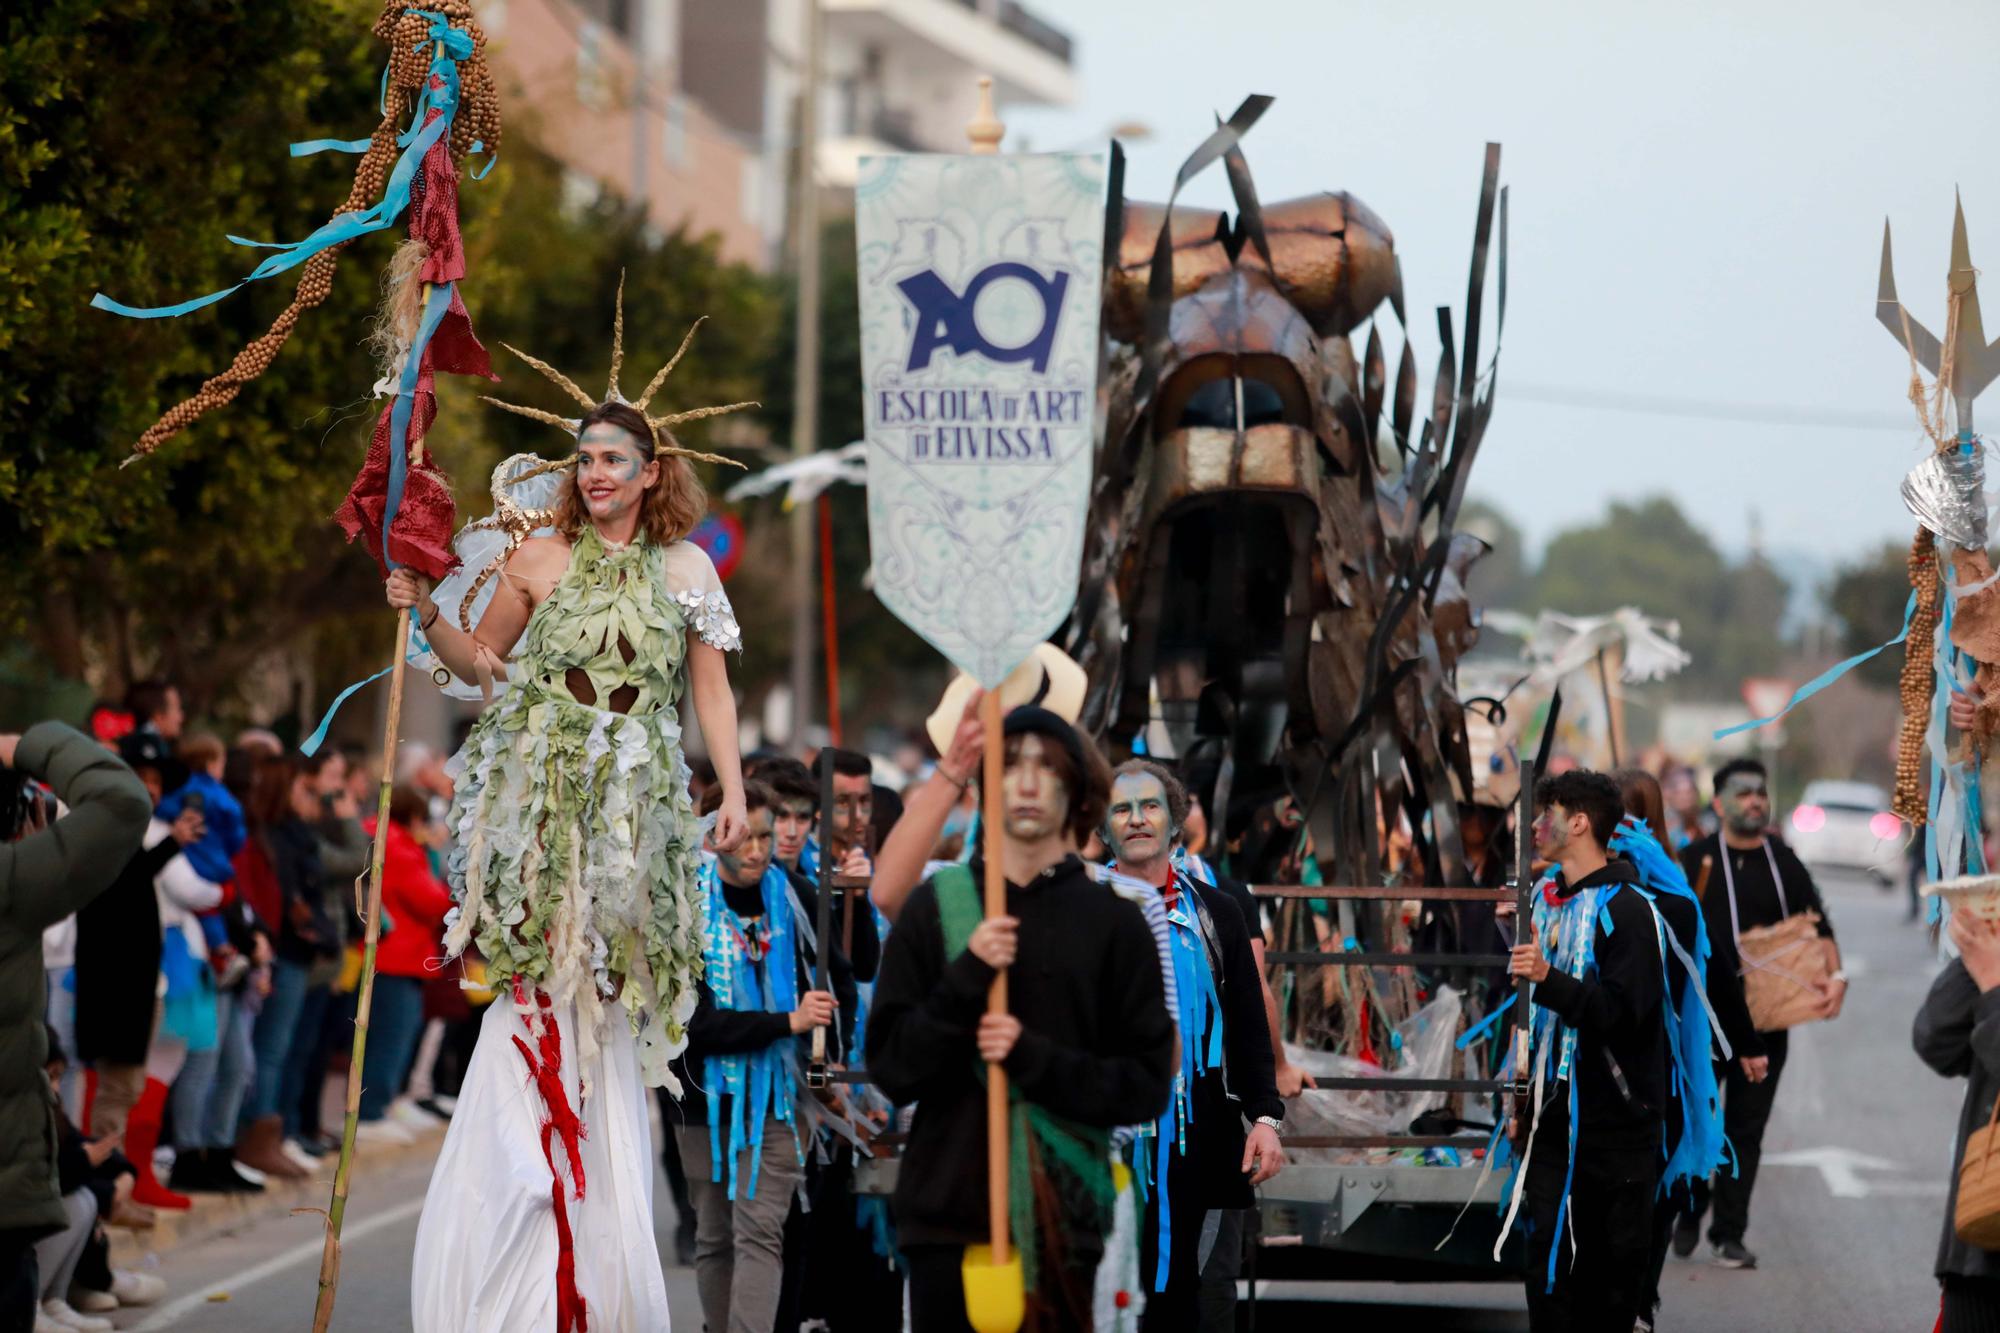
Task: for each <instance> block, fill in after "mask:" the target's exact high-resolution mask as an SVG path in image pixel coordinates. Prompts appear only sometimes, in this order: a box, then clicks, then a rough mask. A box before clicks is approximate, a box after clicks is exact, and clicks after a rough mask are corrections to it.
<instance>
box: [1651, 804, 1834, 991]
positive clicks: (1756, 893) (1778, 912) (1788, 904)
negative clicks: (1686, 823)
mask: <svg viewBox="0 0 2000 1333" xmlns="http://www.w3.org/2000/svg"><path fill="white" fill-rule="evenodd" d="M1769 840H1770V844H1771V855H1772V857H1773V858H1774V859H1775V860H1776V861H1777V863H1778V875H1779V877H1780V878H1781V879H1782V880H1783V881H1784V888H1785V892H1784V896H1783V898H1782V899H1781V898H1780V897H1779V895H1778V890H1777V887H1776V886H1775V885H1773V884H1772V883H1771V862H1770V861H1769V860H1767V859H1765V856H1764V853H1763V850H1762V849H1761V848H1756V847H1752V848H1750V849H1748V850H1747V851H1739V850H1737V849H1736V848H1733V847H1725V846H1724V845H1723V842H1722V835H1721V834H1719V833H1711V834H1709V835H1708V836H1707V837H1706V838H1703V839H1701V840H1700V841H1699V842H1691V843H1689V844H1688V845H1687V847H1686V848H1685V849H1684V850H1683V851H1682V852H1681V869H1682V870H1683V871H1685V872H1686V873H1687V877H1688V883H1689V884H1695V883H1698V882H1700V877H1701V863H1702V862H1703V861H1704V860H1706V861H1708V862H1709V863H1710V865H1709V871H1708V887H1707V888H1706V890H1704V891H1703V894H1702V902H1701V914H1702V917H1703V918H1704V919H1705V920H1706V921H1707V923H1708V934H1709V938H1710V939H1711V940H1714V941H1716V942H1717V943H1718V945H1719V944H1720V943H1722V942H1724V941H1726V942H1727V943H1728V946H1729V961H1730V964H1731V966H1735V965H1736V936H1737V935H1738V934H1740V933H1741V932H1743V931H1746V930H1755V929H1756V928H1757V927H1759V926H1775V925H1777V924H1778V923H1779V922H1780V921H1783V920H1784V919H1785V917H1786V916H1787V915H1788V911H1787V909H1789V915H1793V916H1796V915H1798V914H1799V913H1800V912H1803V911H1805V910H1807V909H1808V908H1810V909H1811V910H1813V911H1815V912H1818V913H1819V933H1820V934H1821V935H1822V936H1824V937H1826V938H1827V939H1832V938H1833V920H1832V918H1830V917H1829V916H1828V915H1827V912H1826V903H1825V902H1823V901H1822V900H1821V899H1820V896H1819V886H1818V885H1816V884H1814V883H1813V877H1812V872H1811V871H1809V870H1807V869H1806V867H1805V862H1803V861H1801V860H1799V857H1798V853H1796V852H1794V851H1793V850H1792V849H1791V848H1790V847H1788V846H1786V845H1785V840H1784V839H1783V838H1779V837H1775V836H1772V837H1770V839H1769ZM1725 854H1727V855H1728V857H1729V858H1730V859H1729V872H1730V873H1729V875H1724V874H1723V862H1722V858H1723V856H1724V855H1725ZM1731 876H1733V877H1734V878H1735V881H1736V913H1735V918H1734V919H1733V920H1732V918H1731V915H1730V910H1729V881H1730V877H1731ZM1716 956H1717V957H1721V956H1722V955H1721V950H1720V948H1718V949H1717V952H1716Z"/></svg>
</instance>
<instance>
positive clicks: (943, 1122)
mask: <svg viewBox="0 0 2000 1333" xmlns="http://www.w3.org/2000/svg"><path fill="white" fill-rule="evenodd" d="M974 865H975V870H974V882H975V883H977V882H979V879H978V876H979V872H978V870H977V869H976V867H977V865H978V862H977V861H975V862H974ZM1007 912H1008V914H1009V915H1010V916H1013V917H1014V918H1015V919H1016V920H1018V921H1019V922H1020V923H1021V924H1020V929H1019V941H1020V944H1019V951H1018V953H1017V955H1016V958H1015V962H1014V966H1013V967H1012V968H1010V969H1008V972H1009V984H1008V987H1007V999H1008V1009H1009V1010H1010V1011H1011V1012H1012V1013H1013V1015H1014V1016H1015V1017H1016V1018H1018V1019H1020V1020H1021V1029H1022V1031H1021V1036H1020V1039H1019V1040H1018V1041H1017V1042H1016V1043H1015V1045H1014V1050H1013V1053H1012V1054H1011V1055H1009V1056H1008V1057H1007V1059H1006V1061H1005V1062H1004V1068H1005V1069H1006V1071H1007V1075H1008V1078H1009V1080H1010V1081H1011V1082H1012V1084H1013V1086H1014V1087H1016V1088H1018V1089H1019V1090H1020V1093H1021V1095H1022V1096H1024V1097H1026V1098H1028V1099H1029V1100H1030V1101H1032V1102H1035V1103H1036V1104H1038V1105H1040V1106H1044V1107H1046V1108H1048V1109H1049V1110H1051V1111H1053V1112H1055V1113H1056V1114H1058V1115H1061V1116H1065V1117H1067V1118H1069V1119H1071V1120H1075V1121H1077V1122H1079V1123H1082V1124H1086V1125H1095V1126H1100V1127H1103V1128H1107V1129H1108V1128H1111V1127H1113V1126H1117V1125H1133V1124H1141V1123H1144V1122H1145V1121H1148V1120H1152V1119H1154V1118H1156V1117H1157V1116H1158V1115H1159V1114H1160V1112H1161V1111H1163V1110H1165V1109H1166V1105H1167V1097H1168V1094H1169V1093H1170V1092H1171V1091H1172V1089H1173V1077H1174V1075H1173V1061H1174V1023H1173V1019H1172V1017H1170V1016H1169V1015H1168V1013H1167V1006H1166V1001H1165V994H1166V989H1165V984H1164V982H1162V980H1161V978H1160V954H1159V950H1158V948H1157V947H1156V946H1155V944H1154V942H1153V932H1152V930H1151V929H1150V928H1149V927H1148V926H1147V925H1146V918H1145V917H1144V916H1142V915H1140V912H1139V909H1138V908H1137V907H1135V906H1134V905H1133V904H1131V903H1129V902H1126V901H1125V900H1124V899H1122V898H1120V897H1119V896H1118V895H1117V894H1116V893H1114V892H1113V891H1112V890H1111V889H1109V888H1107V887H1105V886H1104V885H1102V884H1099V883H1097V882H1096V881H1095V880H1094V879H1092V878H1091V876H1090V874H1089V872H1088V871H1087V870H1086V869H1085V867H1084V865H1083V862H1082V861H1080V860H1078V859H1077V858H1076V857H1074V856H1070V857H1066V858H1065V859H1063V860H1061V861H1059V862H1057V863H1056V864H1055V865H1053V866H1050V867H1049V868H1048V869H1047V870H1044V871H1043V872H1042V873H1041V874H1039V875H1037V876H1035V878H1034V880H1033V881H1032V882H1030V883H1029V884H1027V885H1025V886H1022V885H1015V884H1009V885H1008V886H1007ZM992 981H993V969H992V968H990V967H988V966H987V965H986V964H985V963H983V962H981V961H980V960H979V959H978V958H977V957H975V956H974V955H973V953H972V951H971V950H970V949H967V950H966V951H965V952H963V953H961V954H959V955H958V957H956V958H954V959H951V960H949V961H947V960H946V959H945V956H944V933H943V930H942V927H941V923H940V920H939V916H938V901H937V891H936V888H935V886H934V885H933V884H932V883H931V882H929V881H926V882H925V883H923V884H921V885H919V886H918V887H917V890H916V892H915V893H913V894H911V895H910V900H909V902H908V903H907V904H905V905H904V908H903V914H902V916H901V917H900V918H899V919H898V920H897V922H896V929H895V930H894V931H893V932H892V933H891V934H890V936H889V939H888V943H887V945H886V946H885V947H884V948H883V951H882V972H881V975H880V977H879V978H878V979H877V981H876V983H875V1004H874V1008H873V1009H872V1010H871V1011H870V1013H869V1017H868V1072H869V1073H870V1074H871V1075H873V1076H874V1078H875V1081H876V1082H877V1083H878V1084H879V1085H880V1086H881V1088H882V1090H883V1091H884V1092H886V1093H887V1094H888V1095H889V1096H890V1097H891V1098H892V1099H894V1100H895V1101H897V1102H899V1103H905V1104H907V1103H909V1102H915V1103H916V1104H917V1114H916V1119H915V1121H914V1122H913V1123H912V1124H911V1126H910V1141H909V1146H908V1148H907V1149H906V1150H905V1151H904V1154H903V1162H902V1169H901V1171H900V1172H899V1173H898V1176H897V1182H896V1227H897V1232H898V1234H899V1236H900V1238H901V1239H902V1241H903V1243H904V1244H906V1245H921V1244H942V1245H953V1244H957V1245H962V1244H967V1243H969V1242H974V1241H980V1240H984V1239H985V1238H986V1234H987V1231H986V1228H987V1219H986V1091H985V1083H984V1081H983V1080H982V1079H981V1078H980V1076H979V1050H978V1047H977V1045H976V1044H975V1042H974V1033H975V1032H976V1031H977V1029H978V1026H979V1017H980V1015H981V1014H982V1013H984V1012H985V1009H986V990H987V987H988V986H989V985H990V984H991V983H992Z"/></svg>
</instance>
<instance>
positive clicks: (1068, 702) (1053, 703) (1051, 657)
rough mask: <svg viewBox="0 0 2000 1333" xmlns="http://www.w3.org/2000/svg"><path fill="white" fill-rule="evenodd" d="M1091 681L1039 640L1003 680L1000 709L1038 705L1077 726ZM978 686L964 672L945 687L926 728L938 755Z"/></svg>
mask: <svg viewBox="0 0 2000 1333" xmlns="http://www.w3.org/2000/svg"><path fill="white" fill-rule="evenodd" d="M1089 684H1090V680H1089V677H1087V676H1085V675H1084V674H1083V668H1082V667H1080V666H1078V665H1077V664H1076V663H1075V662H1074V661H1072V660H1070V656H1069V654H1068V653H1066V652H1064V651H1063V650H1062V649H1060V648H1058V647H1056V646H1055V645H1054V644H1052V643H1038V644H1036V645H1035V651H1034V653H1033V654H1032V655H1031V656H1030V657H1028V659H1027V660H1026V661H1024V662H1022V663H1021V665H1019V666H1017V667H1015V668H1014V670H1013V672H1012V673H1011V674H1010V675H1009V676H1008V677H1007V679H1006V680H1004V681H1002V682H1000V711H1001V712H1002V713H1005V712H1006V711H1007V710H1008V709H1010V708H1019V707H1020V706H1021V705H1023V704H1039V705H1040V706H1041V707H1043V708H1046V709H1048V710H1049V711H1050V712H1051V713H1054V714H1055V715H1056V716H1057V717H1060V718H1061V719H1062V720H1063V721H1065V722H1068V723H1071V724H1072V725H1074V724H1075V722H1076V719H1077V718H1078V716H1080V715H1081V714H1082V712H1083V694H1084V690H1085V688H1086V687H1088V685H1089ZM978 688H979V683H978V682H977V681H975V680H973V678H972V677H970V676H968V675H966V674H965V673H964V672H963V671H961V672H959V673H958V674H957V675H956V676H954V677H952V681H951V684H949V685H947V686H945V687H944V697H943V698H941V699H939V700H938V706H937V707H936V708H935V709H934V710H932V712H931V715H930V717H929V718H928V719H927V720H926V721H925V722H924V731H925V732H926V733H927V734H928V735H929V736H930V738H931V744H932V745H934V746H936V747H937V752H938V753H939V754H943V753H944V752H945V751H946V750H948V749H950V748H951V738H952V734H953V733H954V732H956V731H957V730H958V723H959V719H960V718H962V717H964V716H965V703H966V700H968V699H970V698H971V697H972V694H973V691H975V690H977V689H978Z"/></svg>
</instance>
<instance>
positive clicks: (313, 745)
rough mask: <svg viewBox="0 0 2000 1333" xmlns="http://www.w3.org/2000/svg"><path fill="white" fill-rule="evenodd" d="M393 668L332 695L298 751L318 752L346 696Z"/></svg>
mask: <svg viewBox="0 0 2000 1333" xmlns="http://www.w3.org/2000/svg"><path fill="white" fill-rule="evenodd" d="M403 614H405V615H408V614H409V613H408V612H407V611H406V612H404V613H403ZM395 669H396V668H395V666H394V664H391V665H389V666H385V667H383V668H382V669H381V670H380V671H378V672H376V673H375V674H374V675H372V676H370V677H368V678H367V679H366V680H357V681H355V682H354V683H353V684H352V685H349V686H348V687H347V688H346V689H344V690H342V691H341V692H340V693H339V694H336V695H334V696H333V702H332V703H331V704H330V705H328V707H327V710H326V716H325V717H323V718H321V719H320V720H319V726H317V727H315V728H314V729H313V734H312V735H310V736H308V737H306V738H305V740H303V741H301V742H300V743H299V753H300V754H305V755H312V754H317V753H319V747H320V746H321V745H324V744H325V743H326V731H327V728H328V727H331V726H332V725H333V715H334V714H335V713H338V712H339V711H340V706H341V705H342V704H344V703H346V702H347V700H348V697H349V696H350V695H352V694H353V693H354V692H355V691H356V690H358V689H360V688H361V687H362V686H364V685H373V684H374V683H375V682H376V681H378V680H380V679H382V677H384V676H386V675H388V674H389V673H390V672H391V671H394V670H395Z"/></svg>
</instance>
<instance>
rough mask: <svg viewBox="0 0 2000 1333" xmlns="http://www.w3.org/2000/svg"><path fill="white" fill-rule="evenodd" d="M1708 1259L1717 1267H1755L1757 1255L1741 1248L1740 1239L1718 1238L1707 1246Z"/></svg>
mask: <svg viewBox="0 0 2000 1333" xmlns="http://www.w3.org/2000/svg"><path fill="white" fill-rule="evenodd" d="M1708 1257H1709V1261H1710V1262H1711V1263H1713V1264H1714V1265H1715V1266H1716V1267H1717V1268H1755V1267H1756V1266H1757V1256H1756V1255H1754V1254H1752V1253H1750V1251H1748V1250H1746V1249H1744V1248H1743V1243H1742V1242H1741V1241H1734V1240H1719V1241H1716V1242H1715V1243H1714V1244H1713V1245H1711V1246H1710V1247H1709V1251H1708Z"/></svg>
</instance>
